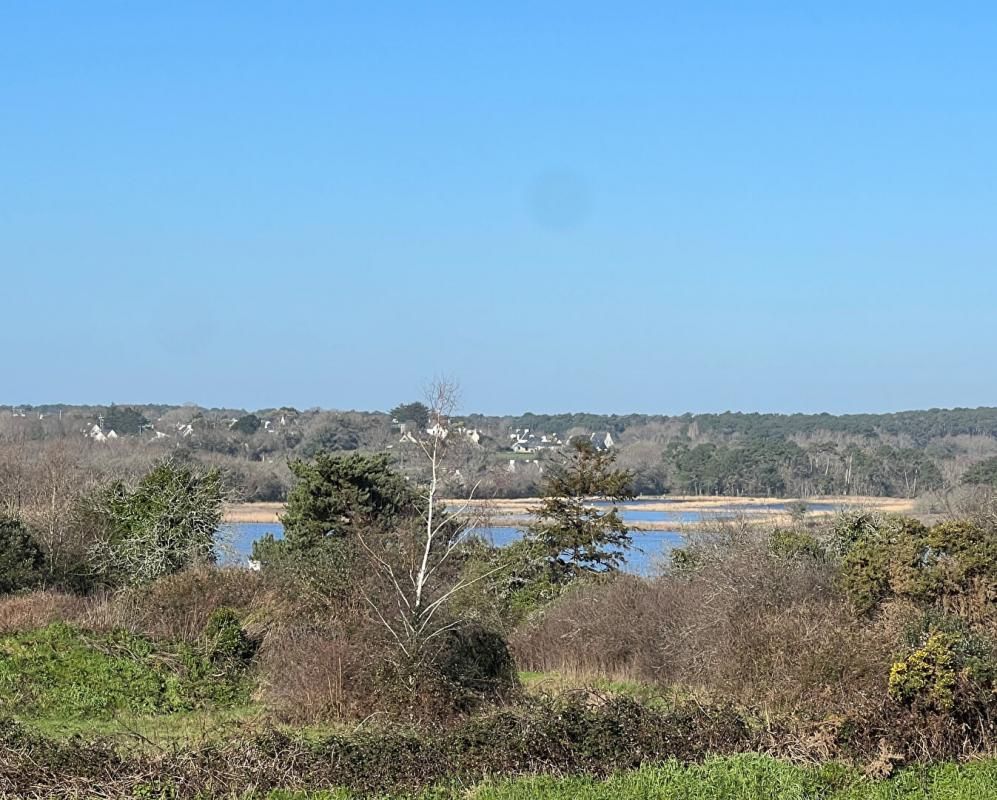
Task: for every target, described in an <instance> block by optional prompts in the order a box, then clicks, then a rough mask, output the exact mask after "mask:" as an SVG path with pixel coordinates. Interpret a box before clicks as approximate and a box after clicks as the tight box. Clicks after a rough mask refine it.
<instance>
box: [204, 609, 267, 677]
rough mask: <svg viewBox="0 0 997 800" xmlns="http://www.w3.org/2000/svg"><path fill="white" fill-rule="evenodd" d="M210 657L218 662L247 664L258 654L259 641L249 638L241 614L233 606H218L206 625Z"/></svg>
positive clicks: (205, 631) (206, 639)
mask: <svg viewBox="0 0 997 800" xmlns="http://www.w3.org/2000/svg"><path fill="white" fill-rule="evenodd" d="M204 639H205V642H206V650H207V654H208V657H209V658H210V659H211V660H212V661H214V662H216V663H218V662H221V663H223V664H233V665H239V666H245V665H246V664H248V663H249V662H250V661H251V660H252V659H253V656H254V655H255V654H256V649H257V643H256V642H255V641H253V640H252V639H250V638H249V636H248V635H247V634H246V631H245V630H244V629H243V627H242V623H241V622H240V620H239V615H238V614H236V613H235V611H233V610H232V609H231V608H225V607H222V608H217V609H215V610H214V611H213V612H212V614H211V616H210V617H209V618H208V622H207V624H206V625H205V626H204Z"/></svg>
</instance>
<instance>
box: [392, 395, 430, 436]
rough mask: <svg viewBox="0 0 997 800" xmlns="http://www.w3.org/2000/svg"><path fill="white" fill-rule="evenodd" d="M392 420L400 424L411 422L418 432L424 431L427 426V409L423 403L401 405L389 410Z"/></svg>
mask: <svg viewBox="0 0 997 800" xmlns="http://www.w3.org/2000/svg"><path fill="white" fill-rule="evenodd" d="M391 417H392V419H396V420H398V421H399V422H401V423H406V422H411V423H412V424H413V425H415V426H416V427H417V428H418V429H419V430H425V429H426V426H427V425H428V424H429V407H428V406H427V405H426V404H425V403H420V402H418V401H417V402H415V403H402V404H400V405H397V406H395V407H394V408H393V409H391Z"/></svg>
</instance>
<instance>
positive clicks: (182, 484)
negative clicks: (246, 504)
mask: <svg viewBox="0 0 997 800" xmlns="http://www.w3.org/2000/svg"><path fill="white" fill-rule="evenodd" d="M223 499H224V491H223V488H222V480H221V473H220V472H219V471H218V470H216V469H212V470H207V471H204V470H200V469H197V468H194V467H191V466H189V465H186V464H183V463H180V462H179V461H176V460H173V459H166V460H164V461H161V462H159V463H158V464H156V465H155V466H154V467H153V468H152V470H150V471H149V472H148V473H147V474H146V475H145V476H143V477H142V479H141V480H140V481H139V482H138V483H137V484H136V485H135V486H128V485H126V484H125V483H124V482H122V481H117V482H115V483H113V484H111V485H110V486H109V487H107V488H106V489H105V490H103V491H102V492H100V493H99V494H98V495H97V496H96V497H94V498H93V500H92V509H91V512H92V514H93V515H94V517H95V518H96V520H97V523H98V524H99V525H101V526H102V527H103V530H104V534H103V536H102V537H101V538H100V540H99V544H98V545H97V546H95V547H94V548H93V549H92V552H91V560H92V561H93V567H94V570H95V571H96V572H97V573H98V574H99V575H100V576H101V577H102V579H103V580H104V581H105V582H106V583H108V584H110V585H113V586H124V585H132V586H134V585H140V584H146V583H149V582H151V581H153V580H155V579H157V578H160V577H163V576H165V575H173V574H176V573H178V572H180V571H182V570H184V569H186V568H188V567H191V566H193V565H195V564H203V563H210V562H213V561H214V559H215V550H214V547H215V533H216V532H217V530H218V526H219V524H220V523H221V520H222V501H223Z"/></svg>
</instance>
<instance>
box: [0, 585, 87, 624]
mask: <svg viewBox="0 0 997 800" xmlns="http://www.w3.org/2000/svg"><path fill="white" fill-rule="evenodd" d="M92 603H93V601H92V600H91V599H88V598H85V597H80V596H79V595H74V594H64V593H63V592H53V591H37V592H31V593H30V594H21V595H8V596H6V597H0V634H9V633H19V632H21V631H27V630H32V629H34V628H42V627H44V626H46V625H50V624H52V623H53V622H78V621H79V620H81V619H84V618H86V616H87V614H88V612H89V609H90V606H91V605H92Z"/></svg>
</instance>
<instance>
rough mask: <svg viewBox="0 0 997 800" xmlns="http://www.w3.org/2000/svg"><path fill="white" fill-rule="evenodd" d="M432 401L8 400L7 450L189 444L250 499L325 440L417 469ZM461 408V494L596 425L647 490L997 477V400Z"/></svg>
mask: <svg viewBox="0 0 997 800" xmlns="http://www.w3.org/2000/svg"><path fill="white" fill-rule="evenodd" d="M426 413H427V412H426V406H424V405H423V404H422V403H418V402H416V403H407V404H402V405H399V406H398V407H397V408H395V409H393V410H392V412H391V413H381V412H357V411H349V412H338V411H322V410H307V411H299V410H297V409H292V408H280V409H259V410H256V411H253V412H247V411H246V410H244V409H204V408H198V407H194V406H183V407H174V406H164V405H143V406H114V405H112V406H106V407H92V406H67V405H48V406H35V407H28V406H25V407H14V408H7V409H5V410H3V411H0V454H2V455H4V457H5V459H4V460H7V461H15V462H16V461H18V460H21V459H24V458H31V457H32V456H29V455H27V454H30V453H35V452H41V451H46V450H50V449H51V448H53V447H58V448H60V450H61V452H63V453H64V457H67V458H68V457H71V458H72V459H73V460H75V461H77V462H81V463H83V464H85V465H86V466H87V467H88V468H90V469H94V470H99V471H101V472H104V473H108V474H124V473H128V472H129V471H131V472H134V471H136V470H138V469H142V468H146V467H148V466H149V465H150V464H151V463H153V462H154V461H155V460H156V459H157V458H160V457H162V456H163V455H164V454H165V453H174V454H183V455H186V456H189V457H190V458H193V459H196V460H197V461H199V462H200V463H202V464H204V465H205V466H217V467H221V468H223V470H224V472H225V474H226V476H227V479H228V481H229V484H230V485H231V486H232V487H233V488H235V489H236V490H237V492H238V494H239V496H240V497H241V498H242V499H245V500H251V501H277V500H284V499H285V497H286V495H287V491H288V490H289V488H290V486H291V485H292V483H293V477H292V475H291V472H290V470H289V468H288V461H289V460H295V459H309V458H312V457H314V456H315V455H316V454H317V453H320V452H351V451H361V452H386V453H390V454H392V456H393V458H394V459H395V462H396V465H397V467H398V468H399V469H400V470H402V471H410V472H414V473H418V470H419V463H420V462H419V458H418V452H417V449H416V447H415V446H414V442H413V440H412V438H411V433H412V432H413V431H415V432H417V433H418V432H420V431H422V430H424V428H425V419H426ZM458 422H459V425H460V430H461V432H462V433H463V434H464V435H466V436H467V437H468V439H467V441H468V443H469V447H468V448H467V449H466V452H465V453H464V454H463V456H462V457H461V459H460V460H459V462H455V463H452V464H451V465H450V470H449V473H448V476H447V477H448V481H449V482H450V484H451V491H452V492H453V493H456V494H460V493H461V491H462V490H464V489H466V488H468V487H470V486H472V485H475V484H476V483H478V482H480V490H481V491H482V492H483V493H484V495H485V496H504V497H513V496H533V495H536V494H537V492H538V490H539V483H540V478H541V475H542V465H543V463H544V462H545V461H547V460H550V459H551V458H555V459H556V457H557V450H558V445H560V446H563V443H564V442H566V441H568V440H569V439H571V438H572V437H577V436H583V437H590V436H592V435H593V434H598V435H599V436H600V437H603V440H604V437H605V435H606V434H607V433H608V434H609V435H610V437H611V439H612V447H613V448H614V449H615V451H616V452H617V453H618V455H619V458H620V462H621V463H622V464H623V465H625V466H627V467H629V468H631V469H633V470H634V472H635V488H636V490H637V491H638V492H639V493H649V494H661V493H669V492H670V493H674V494H710V495H714V494H715V495H761V496H769V495H779V496H794V497H806V496H811V495H825V494H846V495H847V494H852V495H879V496H896V497H914V496H918V495H922V494H925V493H933V492H938V491H940V490H944V489H949V488H952V487H957V486H960V485H963V484H971V485H988V486H990V485H993V484H994V482H995V475H997V471H995V470H994V469H993V463H994V462H995V461H997V409H995V408H977V409H932V410H927V411H906V412H900V413H894V414H850V415H841V416H834V415H831V414H788V415H784V414H739V413H725V414H685V415H682V416H663V415H643V414H629V415H597V414H552V415H548V414H523V415H520V416H502V417H498V416H483V415H478V414H470V415H467V416H465V417H463V418H461V419H460V420H458ZM112 432H113V436H112ZM109 437H110V438H109ZM517 443H518V444H517ZM553 443H557V444H553ZM548 445H552V446H548ZM15 448H16V449H15ZM70 454H71V455H70Z"/></svg>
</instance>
